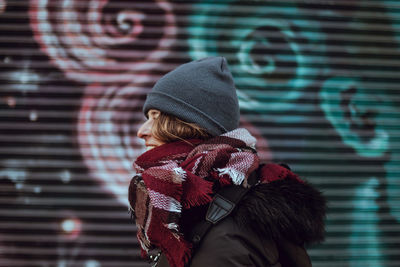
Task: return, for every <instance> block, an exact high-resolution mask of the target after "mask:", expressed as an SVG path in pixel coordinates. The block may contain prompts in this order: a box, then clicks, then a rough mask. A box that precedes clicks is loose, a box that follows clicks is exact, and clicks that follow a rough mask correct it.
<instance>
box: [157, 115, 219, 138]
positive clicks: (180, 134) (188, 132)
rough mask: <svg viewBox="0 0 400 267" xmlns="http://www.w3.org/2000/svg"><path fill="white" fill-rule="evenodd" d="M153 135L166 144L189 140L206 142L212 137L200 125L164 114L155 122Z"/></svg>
mask: <svg viewBox="0 0 400 267" xmlns="http://www.w3.org/2000/svg"><path fill="white" fill-rule="evenodd" d="M152 135H153V136H154V137H155V138H157V139H158V140H160V141H162V142H164V143H170V142H174V141H179V140H188V139H202V140H206V139H209V138H211V137H212V135H211V134H209V133H208V132H207V131H206V130H205V129H203V128H201V127H200V126H199V125H197V124H195V123H190V122H185V121H183V120H181V119H178V118H177V117H175V116H171V115H168V114H166V113H163V112H161V113H160V115H159V116H158V117H157V119H155V121H154V124H153V128H152Z"/></svg>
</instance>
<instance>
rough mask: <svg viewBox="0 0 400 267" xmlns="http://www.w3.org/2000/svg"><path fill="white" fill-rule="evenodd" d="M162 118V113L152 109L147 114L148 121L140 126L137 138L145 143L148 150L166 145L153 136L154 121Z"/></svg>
mask: <svg viewBox="0 0 400 267" xmlns="http://www.w3.org/2000/svg"><path fill="white" fill-rule="evenodd" d="M158 116H160V111H159V110H156V109H150V110H149V111H148V112H147V117H148V119H147V120H146V121H145V122H144V123H143V124H142V126H140V128H139V130H138V132H137V136H138V137H139V138H142V139H143V140H144V141H145V146H146V148H147V150H150V149H152V148H155V147H157V146H160V145H162V144H164V142H162V141H160V140H158V139H157V138H155V137H154V136H153V135H152V129H153V125H154V121H155V120H156V119H157V118H158Z"/></svg>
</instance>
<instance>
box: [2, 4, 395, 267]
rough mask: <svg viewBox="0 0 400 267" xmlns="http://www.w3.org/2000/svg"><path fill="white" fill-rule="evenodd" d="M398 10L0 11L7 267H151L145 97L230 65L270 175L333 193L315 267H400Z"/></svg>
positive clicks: (121, 7)
mask: <svg viewBox="0 0 400 267" xmlns="http://www.w3.org/2000/svg"><path fill="white" fill-rule="evenodd" d="M399 12H400V3H399V2H398V1H389V0H387V1H378V0H375V1H372V0H369V1H362V0H360V1H354V0H351V1H350V0H349V1H344V0H340V1H339V0H336V1H335V0H321V1H313V0H310V1H306V0H304V1H300V0H298V1H295V0H281V1H278V0H275V1H273V0H270V1H193V2H189V1H174V2H168V1H166V0H154V1H148V0H146V1H145V0H143V1H133V0H132V1H122V0H120V1H111V0H110V1H98V0H92V1H83V0H81V1H78V0H30V1H19V0H16V1H9V0H0V51H1V52H0V70H1V72H0V97H1V98H0V104H1V110H0V118H1V121H0V142H1V148H0V155H1V159H0V266H4V267H6V266H7V267H8V266H58V267H64V266H65V267H67V266H68V267H69V266H85V267H94V266H96V267H97V266H147V264H146V263H143V262H142V261H141V259H140V257H139V254H140V251H139V245H138V243H137V241H136V238H135V227H134V224H132V223H131V222H130V219H129V214H128V212H127V199H126V191H127V183H128V182H129V180H130V177H131V176H132V174H133V172H132V169H131V163H132V161H133V160H134V159H135V158H136V157H137V156H138V155H139V154H140V153H142V152H143V146H142V144H141V142H140V141H139V140H138V139H137V138H136V137H135V132H136V130H137V128H138V125H139V124H140V123H141V122H142V120H143V115H142V114H141V106H142V104H143V100H144V97H145V94H146V92H148V90H149V89H150V88H151V86H152V85H153V84H154V82H155V81H156V80H157V79H158V78H159V77H160V76H162V75H163V74H164V73H166V72H167V71H169V70H171V69H173V68H174V67H176V66H177V65H179V64H181V63H183V62H187V61H189V60H193V59H197V58H201V57H204V56H212V55H217V54H218V55H223V56H225V57H227V58H228V61H229V63H230V65H231V69H232V72H233V74H234V76H235V82H236V84H237V87H238V92H239V97H240V104H241V108H242V115H243V121H242V124H243V125H245V126H246V127H248V128H250V129H251V131H252V132H253V134H255V135H256V136H257V137H258V139H259V150H260V154H261V156H262V157H263V159H264V160H273V161H284V162H287V163H288V164H289V165H291V167H292V169H294V170H295V171H296V172H298V173H299V174H301V176H303V177H305V178H307V179H308V180H309V181H310V182H313V183H314V184H315V185H316V186H318V187H319V188H320V189H321V190H323V191H324V192H325V195H326V196H327V198H328V200H329V213H328V218H327V239H326V241H325V242H324V243H323V244H321V245H318V246H314V247H311V248H309V253H310V255H311V257H312V260H313V263H314V266H317V267H325V266H349V267H354V266H363V267H365V266H373V267H375V266H376V267H378V266H385V267H386V266H400V223H399V222H400V208H399V207H400V205H399V204H400V194H399V192H400V179H399V178H400V177H399V174H400V167H399V162H400V105H399V103H400V96H399V92H400V90H399V82H400V80H399V79H400V78H399V73H400V72H399V70H400V68H399V67H400V53H399V41H400V39H399V38H400V31H399V27H400V13H399Z"/></svg>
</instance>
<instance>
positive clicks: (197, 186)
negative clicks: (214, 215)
mask: <svg viewBox="0 0 400 267" xmlns="http://www.w3.org/2000/svg"><path fill="white" fill-rule="evenodd" d="M212 186H213V183H212V182H209V181H206V180H204V179H202V178H200V177H198V176H194V175H188V176H187V179H186V182H185V183H184V184H183V195H182V201H181V204H182V208H183V209H189V208H191V207H194V206H200V205H205V204H207V203H209V202H210V201H211V200H212V197H211V195H212V193H213V190H212Z"/></svg>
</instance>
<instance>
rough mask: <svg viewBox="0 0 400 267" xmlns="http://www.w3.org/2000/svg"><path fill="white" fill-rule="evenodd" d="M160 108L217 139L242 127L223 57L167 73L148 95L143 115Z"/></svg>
mask: <svg viewBox="0 0 400 267" xmlns="http://www.w3.org/2000/svg"><path fill="white" fill-rule="evenodd" d="M150 109H158V110H160V111H162V112H165V113H167V114H170V115H173V116H176V117H177V118H179V119H181V120H183V121H186V122H192V123H196V124H198V125H199V126H200V127H202V128H204V129H205V130H207V131H208V132H209V133H210V134H212V135H214V136H217V135H220V134H223V133H226V132H228V131H231V130H234V129H236V128H237V127H238V126H239V116H240V112H239V103H238V98H237V95H236V88H235V85H234V83H233V78H232V74H231V73H230V71H229V69H228V63H227V61H226V59H225V58H224V57H208V58H203V59H200V60H196V61H192V62H189V63H186V64H183V65H181V66H179V67H178V68H176V69H175V70H173V71H171V72H169V73H167V74H166V75H165V76H163V77H162V78H161V79H160V80H158V82H157V83H156V84H155V85H154V87H153V89H152V91H151V92H150V93H149V94H148V95H147V99H146V102H145V103H144V107H143V112H144V113H145V115H146V114H147V112H148V111H149V110H150Z"/></svg>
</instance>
